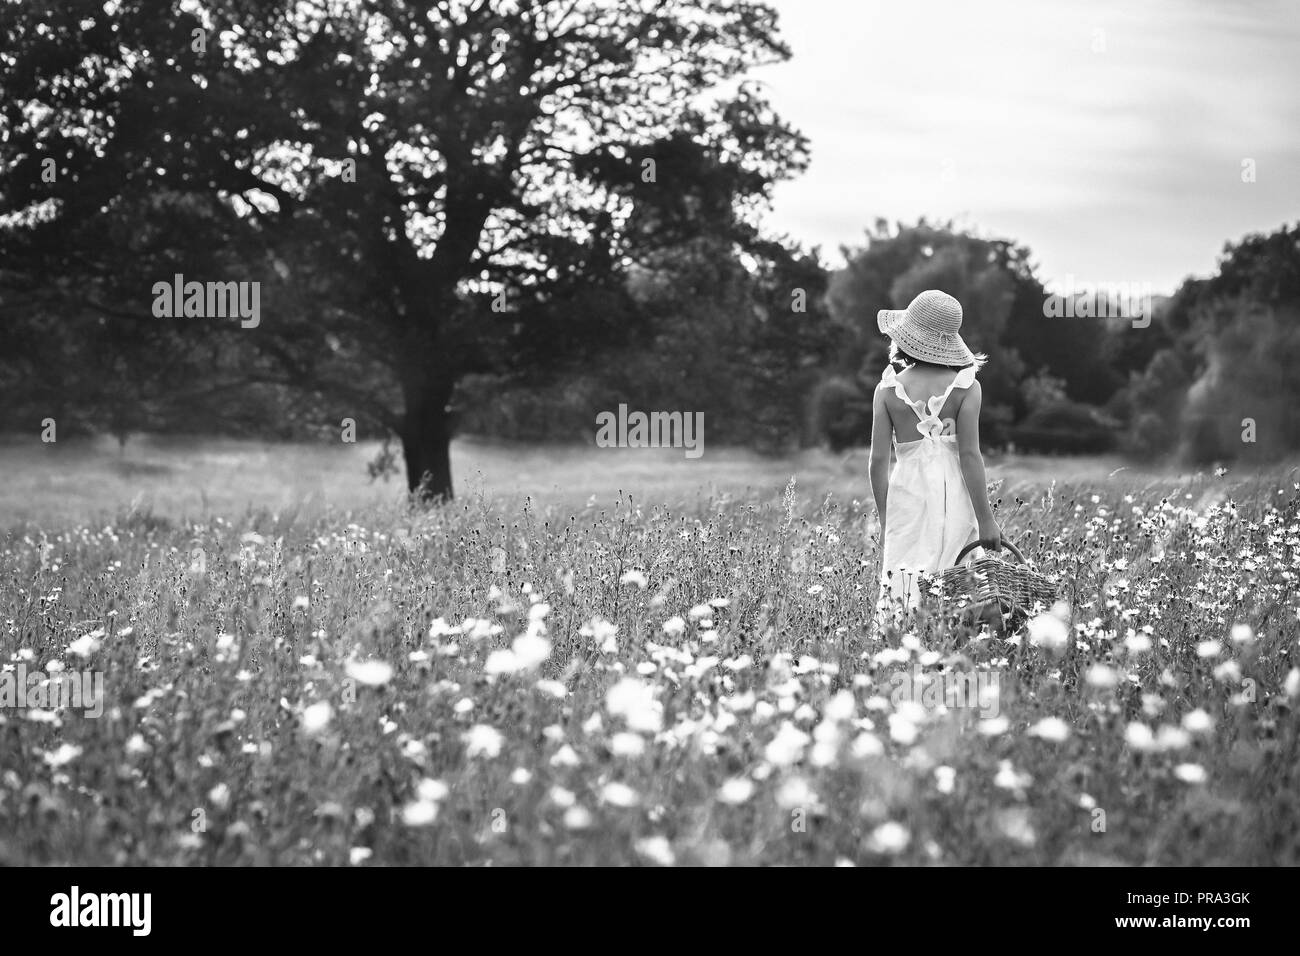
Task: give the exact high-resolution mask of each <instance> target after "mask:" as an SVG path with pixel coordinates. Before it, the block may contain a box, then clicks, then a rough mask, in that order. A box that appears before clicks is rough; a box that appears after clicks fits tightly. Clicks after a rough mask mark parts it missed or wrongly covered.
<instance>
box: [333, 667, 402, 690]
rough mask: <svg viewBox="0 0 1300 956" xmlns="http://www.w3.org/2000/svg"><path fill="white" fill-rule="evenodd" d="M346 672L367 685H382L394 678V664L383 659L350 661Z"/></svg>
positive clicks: (358, 681)
mask: <svg viewBox="0 0 1300 956" xmlns="http://www.w3.org/2000/svg"><path fill="white" fill-rule="evenodd" d="M344 672H345V673H346V674H347V675H348V676H349V677H351V678H352V679H353V680H354V681H356V682H357V683H358V684H364V685H365V686H367V687H380V686H382V685H384V684H387V683H388V682H389V681H390V680H392V679H393V668H392V665H390V664H386V663H384V662H383V661H348V662H347V664H346V666H345V667H344Z"/></svg>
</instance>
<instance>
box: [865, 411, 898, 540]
mask: <svg viewBox="0 0 1300 956" xmlns="http://www.w3.org/2000/svg"><path fill="white" fill-rule="evenodd" d="M893 435H894V426H893V424H892V423H891V422H890V420H889V409H888V408H886V407H885V390H884V389H883V388H877V389H876V396H875V398H874V399H873V400H872V402H871V463H870V466H869V467H868V473H869V474H870V476H871V493H872V495H874V496H875V499H876V513H877V514H878V515H879V516H880V546H881V547H882V548H883V547H884V546H885V504H886V503H887V501H888V499H889V451H890V448H889V441H890V439H891V438H892V437H893Z"/></svg>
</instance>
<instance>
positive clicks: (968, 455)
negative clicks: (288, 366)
mask: <svg viewBox="0 0 1300 956" xmlns="http://www.w3.org/2000/svg"><path fill="white" fill-rule="evenodd" d="M983 396H984V391H983V389H981V388H980V383H979V382H978V381H976V382H975V383H974V384H972V385H971V387H970V389H969V390H968V391H967V392H966V397H965V398H964V399H963V400H962V403H961V408H959V409H958V410H957V454H958V456H959V458H960V459H961V476H962V478H963V479H965V481H966V491H967V493H968V494H969V495H970V502H971V504H972V505H973V506H974V508H975V520H976V521H978V522H979V526H980V529H979V535H980V543H981V544H984V545H986V546H987V547H989V548H992V549H993V550H994V551H996V550H997V549H998V548H1000V547H1002V529H1001V528H999V527H998V523H997V521H996V519H994V517H993V509H992V508H990V507H989V490H988V489H989V486H988V477H987V476H986V475H985V474H984V456H983V454H981V453H980V404H981V402H982V401H983Z"/></svg>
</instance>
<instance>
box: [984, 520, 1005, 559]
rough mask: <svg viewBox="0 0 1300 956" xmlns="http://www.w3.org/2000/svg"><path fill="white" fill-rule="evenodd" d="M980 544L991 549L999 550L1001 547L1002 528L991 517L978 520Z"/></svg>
mask: <svg viewBox="0 0 1300 956" xmlns="http://www.w3.org/2000/svg"><path fill="white" fill-rule="evenodd" d="M979 535H980V544H982V545H983V546H984V547H986V548H989V549H990V550H992V551H999V550H1001V548H1002V529H1001V528H999V527H998V523H997V522H996V521H994V520H993V519H992V518H989V519H988V520H987V521H981V522H980V531H979Z"/></svg>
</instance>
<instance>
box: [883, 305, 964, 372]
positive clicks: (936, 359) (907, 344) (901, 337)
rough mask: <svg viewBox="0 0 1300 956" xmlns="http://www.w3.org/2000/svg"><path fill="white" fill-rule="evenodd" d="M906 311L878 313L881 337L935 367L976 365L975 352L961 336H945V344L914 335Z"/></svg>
mask: <svg viewBox="0 0 1300 956" xmlns="http://www.w3.org/2000/svg"><path fill="white" fill-rule="evenodd" d="M908 318H909V316H908V314H907V310H906V309H881V310H880V311H879V312H877V313H876V325H877V326H878V327H879V329H880V331H881V333H882V334H884V335H887V336H889V337H890V338H891V339H893V340H894V341H895V342H897V343H898V347H899V348H901V349H902V350H903V351H904V352H906V353H907V354H908V355H910V356H912V357H913V358H917V359H920V360H921V361H922V362H932V363H934V364H935V365H958V366H965V365H974V364H975V353H974V352H972V351H971V350H970V349H969V348H968V347H967V345H966V342H965V340H964V339H963V338H962V337H961V335H960V333H957V332H953V333H950V334H948V335H945V336H944V341H943V342H930V341H926V340H923V339H920V338H918V337H917V336H915V335H913V334H912V329H911V323H910V322H909V321H908Z"/></svg>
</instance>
